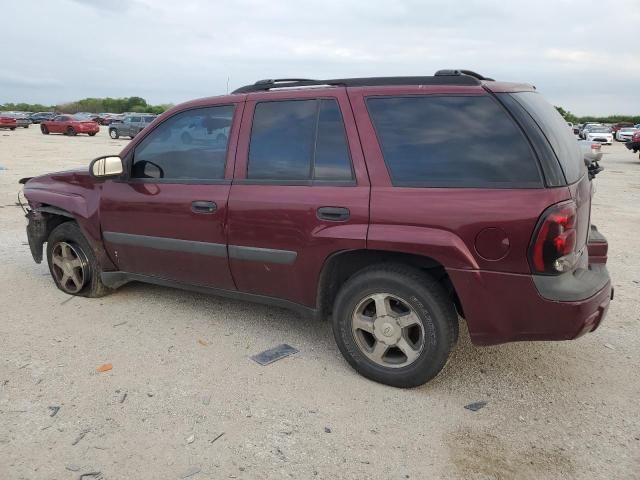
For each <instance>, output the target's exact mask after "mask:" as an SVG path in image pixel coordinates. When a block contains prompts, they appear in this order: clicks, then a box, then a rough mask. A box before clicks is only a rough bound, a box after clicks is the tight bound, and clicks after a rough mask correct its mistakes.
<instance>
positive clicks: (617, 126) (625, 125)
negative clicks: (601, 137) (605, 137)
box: [611, 122, 634, 140]
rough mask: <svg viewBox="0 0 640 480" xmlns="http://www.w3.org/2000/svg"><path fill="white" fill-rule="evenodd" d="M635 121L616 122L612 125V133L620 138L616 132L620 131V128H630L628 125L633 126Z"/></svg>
mask: <svg viewBox="0 0 640 480" xmlns="http://www.w3.org/2000/svg"><path fill="white" fill-rule="evenodd" d="M633 126H634V125H633V123H631V122H618V123H614V124H613V125H611V133H612V134H613V136H614V137H615V138H616V140H617V139H618V137H617V136H616V133H617V132H618V130H620V129H621V128H628V127H633Z"/></svg>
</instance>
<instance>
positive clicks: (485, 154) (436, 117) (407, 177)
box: [367, 95, 566, 188]
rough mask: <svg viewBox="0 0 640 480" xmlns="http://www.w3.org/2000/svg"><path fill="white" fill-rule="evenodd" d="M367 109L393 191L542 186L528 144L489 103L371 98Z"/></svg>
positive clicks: (438, 98)
mask: <svg viewBox="0 0 640 480" xmlns="http://www.w3.org/2000/svg"><path fill="white" fill-rule="evenodd" d="M367 105H368V108H369V113H370V115H371V117H372V119H373V123H374V126H375V129H376V132H377V135H378V140H379V141H380V146H381V148H382V153H383V156H384V160H385V163H386V164H387V168H388V169H389V172H390V175H391V178H392V182H393V183H394V185H408V186H411V185H416V186H432V187H497V188H499V187H503V188H504V187H541V186H542V181H541V178H540V173H539V170H538V164H537V160H536V158H535V157H534V155H533V153H532V151H531V149H530V147H529V144H528V142H527V140H526V139H525V137H524V135H523V134H522V132H521V130H520V129H519V128H518V127H517V126H516V125H515V123H514V122H513V121H512V120H511V118H510V117H509V116H508V115H507V114H506V112H505V111H504V110H503V109H502V108H501V107H500V106H499V105H498V104H497V102H496V101H495V100H493V99H492V98H491V97H488V96H468V97H465V96H431V95H430V96H414V97H377V98H376V97H371V98H369V99H368V100H367ZM565 130H566V126H565Z"/></svg>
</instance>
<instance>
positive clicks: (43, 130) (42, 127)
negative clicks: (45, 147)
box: [40, 124, 49, 135]
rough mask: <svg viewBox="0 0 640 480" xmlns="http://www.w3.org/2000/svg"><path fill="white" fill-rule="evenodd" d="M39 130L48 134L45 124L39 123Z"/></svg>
mask: <svg viewBox="0 0 640 480" xmlns="http://www.w3.org/2000/svg"><path fill="white" fill-rule="evenodd" d="M40 131H41V132H42V134H43V135H49V129H48V128H47V126H46V125H42V124H41V125H40Z"/></svg>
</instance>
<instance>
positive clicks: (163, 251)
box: [100, 103, 242, 290]
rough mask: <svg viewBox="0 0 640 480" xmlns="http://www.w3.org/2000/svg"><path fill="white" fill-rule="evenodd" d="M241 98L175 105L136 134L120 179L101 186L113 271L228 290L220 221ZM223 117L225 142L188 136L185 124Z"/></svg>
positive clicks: (230, 284) (224, 212)
mask: <svg viewBox="0 0 640 480" xmlns="http://www.w3.org/2000/svg"><path fill="white" fill-rule="evenodd" d="M241 114H242V103H237V104H224V105H215V104H214V105H211V106H206V107H201V108H191V109H188V110H184V111H182V112H179V113H177V114H175V115H173V116H171V117H169V118H167V119H165V120H164V121H163V122H161V123H160V124H158V125H157V126H156V127H155V128H153V130H150V131H149V132H145V135H144V136H140V137H139V140H138V141H136V143H135V145H133V146H132V147H131V148H130V149H129V150H128V152H127V153H126V156H125V164H126V169H127V170H128V172H127V173H128V174H127V176H126V178H123V179H118V180H110V181H106V182H105V183H104V185H103V190H102V196H101V205H100V215H101V223H102V228H103V232H102V233H103V237H104V240H105V245H106V248H107V251H108V253H109V255H110V256H111V258H112V260H113V261H114V262H115V263H116V265H117V266H118V268H119V269H120V270H121V271H124V272H128V273H136V274H142V275H148V276H153V277H158V278H162V279H167V280H172V281H177V282H182V283H189V284H195V285H204V286H210V287H217V288H223V289H228V290H234V289H235V285H234V283H233V280H232V278H231V274H230V271H229V264H228V256H227V242H226V234H225V220H226V216H227V200H228V196H229V189H230V186H231V178H232V172H233V158H234V155H233V154H234V152H235V138H236V137H237V130H238V129H239V124H240V117H241ZM212 119H215V121H216V122H221V121H222V120H221V119H224V121H225V122H227V124H228V126H229V127H231V131H232V135H231V137H230V140H229V141H228V142H226V141H225V142H220V141H219V140H218V139H217V138H216V137H215V136H214V135H211V136H210V137H207V136H202V137H200V138H198V139H193V138H191V139H190V138H188V137H186V136H185V135H184V132H185V131H186V129H187V128H188V126H190V125H194V124H195V125H207V124H209V123H211V121H212Z"/></svg>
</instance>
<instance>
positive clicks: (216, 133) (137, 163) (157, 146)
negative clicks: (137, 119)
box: [131, 105, 233, 180]
mask: <svg viewBox="0 0 640 480" xmlns="http://www.w3.org/2000/svg"><path fill="white" fill-rule="evenodd" d="M232 119H233V106H231V105H229V106H223V107H209V108H198V109H195V110H189V111H186V112H182V113H179V114H177V115H174V116H173V117H170V118H168V119H167V120H165V121H164V122H163V123H161V124H160V125H158V127H156V128H155V129H154V130H153V131H152V132H151V133H150V134H149V135H148V136H147V137H146V138H145V139H144V140H142V142H140V145H138V146H137V147H136V149H135V152H134V156H133V168H132V174H131V176H132V177H133V178H164V179H198V180H212V179H222V178H224V166H225V160H226V156H227V155H226V154H227V138H228V136H229V130H230V128H231V123H232Z"/></svg>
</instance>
